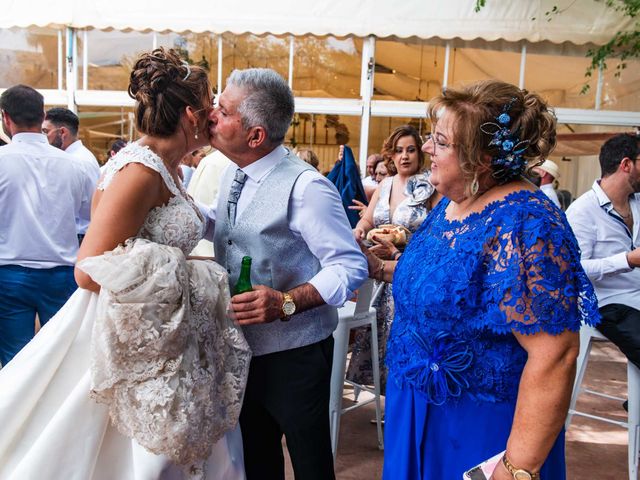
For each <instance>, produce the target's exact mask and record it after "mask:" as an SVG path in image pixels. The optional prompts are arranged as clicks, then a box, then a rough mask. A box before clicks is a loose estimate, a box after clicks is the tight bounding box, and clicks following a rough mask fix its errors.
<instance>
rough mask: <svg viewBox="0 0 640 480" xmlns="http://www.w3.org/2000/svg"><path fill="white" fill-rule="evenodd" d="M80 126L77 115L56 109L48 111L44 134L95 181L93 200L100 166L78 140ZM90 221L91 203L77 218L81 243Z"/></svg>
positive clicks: (62, 109)
mask: <svg viewBox="0 0 640 480" xmlns="http://www.w3.org/2000/svg"><path fill="white" fill-rule="evenodd" d="M79 126H80V119H79V118H78V116H77V115H76V114H75V113H73V112H72V111H71V110H69V109H67V108H60V107H56V108H52V109H50V110H48V111H47V113H46V115H45V117H44V122H43V123H42V133H44V134H45V135H46V136H47V139H48V140H49V143H50V144H51V145H53V146H54V147H57V148H59V149H61V150H64V151H65V152H67V153H69V154H71V156H73V157H74V158H75V159H77V160H78V161H79V162H80V164H81V165H82V167H83V168H84V169H85V171H86V173H87V175H88V176H89V177H90V178H91V179H92V180H93V185H92V187H91V188H90V190H89V192H87V195H88V196H89V198H91V196H93V192H94V191H95V188H96V184H97V183H98V179H99V178H100V165H99V164H98V160H96V157H95V156H94V155H93V153H91V150H89V149H88V148H87V147H85V146H84V145H83V144H82V141H81V140H79V139H78V127H79ZM90 221H91V202H89V208H88V209H83V210H82V211H81V212H80V214H79V216H78V218H76V231H77V233H78V241H79V242H80V243H82V239H83V238H84V235H85V234H86V233H87V228H89V222H90Z"/></svg>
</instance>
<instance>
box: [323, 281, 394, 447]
mask: <svg viewBox="0 0 640 480" xmlns="http://www.w3.org/2000/svg"><path fill="white" fill-rule="evenodd" d="M372 291H373V281H372V280H367V281H366V282H365V283H364V284H363V285H362V286H361V287H360V288H359V289H358V299H357V301H356V302H347V303H346V305H345V306H344V307H342V308H339V309H338V317H339V320H338V326H337V327H336V330H335V331H334V332H333V338H334V348H333V370H332V371H331V398H330V400H329V418H330V421H331V450H332V452H333V458H334V459H335V457H336V452H337V450H338V437H339V434H340V417H341V416H342V414H343V413H346V412H348V411H350V410H353V409H354V408H359V407H362V406H364V405H368V404H369V403H371V402H375V403H376V424H377V430H378V448H380V449H382V448H383V440H382V410H381V406H380V363H379V359H378V328H377V325H376V309H375V308H373V307H372V306H371V299H372ZM364 325H369V326H370V328H371V363H372V367H373V384H374V388H373V389H371V388H370V387H367V386H364V385H357V384H355V383H353V382H350V381H348V380H345V370H346V363H347V352H348V349H349V332H350V331H351V329H352V328H357V327H362V326H364ZM345 381H346V382H347V383H349V384H351V385H354V387H357V388H359V389H360V390H365V391H367V392H370V393H372V394H373V398H371V399H368V400H365V401H362V402H357V403H356V404H355V405H352V406H350V407H347V408H344V409H343V408H342V392H343V389H344V383H345Z"/></svg>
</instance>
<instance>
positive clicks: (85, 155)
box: [65, 140, 100, 235]
mask: <svg viewBox="0 0 640 480" xmlns="http://www.w3.org/2000/svg"><path fill="white" fill-rule="evenodd" d="M65 152H67V153H68V154H70V155H72V156H73V157H74V158H76V159H78V160H79V161H80V164H81V165H82V167H83V168H84V169H85V171H86V173H87V175H88V176H89V178H91V180H92V182H93V184H92V186H91V187H90V188H89V190H88V191H87V192H85V197H86V198H85V201H84V202H83V208H82V209H81V211H80V215H79V216H78V218H77V219H76V231H77V232H78V235H84V234H85V233H87V228H89V222H90V221H91V197H93V192H94V191H95V189H96V184H97V183H98V179H99V178H100V164H99V163H98V160H96V157H95V156H94V155H93V153H91V150H89V149H88V148H87V147H85V146H84V145H83V144H82V142H81V141H80V140H76V141H75V142H73V143H72V144H71V145H69V146H68V147H67V149H66V150H65ZM87 198H88V201H87Z"/></svg>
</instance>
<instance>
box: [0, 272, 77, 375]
mask: <svg viewBox="0 0 640 480" xmlns="http://www.w3.org/2000/svg"><path fill="white" fill-rule="evenodd" d="M77 288H78V285H76V281H75V279H74V278H73V267H54V268H27V267H21V266H18V265H2V266H0V363H2V365H6V364H7V362H9V360H11V359H12V358H13V357H14V356H15V354H16V353H18V352H19V351H20V350H21V349H22V347H24V346H25V345H26V344H27V343H29V341H30V340H31V339H32V338H33V335H34V334H35V321H36V314H38V318H39V319H40V325H44V324H45V323H47V322H48V321H49V319H50V318H51V317H53V316H54V315H55V314H56V313H57V311H58V310H60V308H61V307H62V306H63V305H64V304H65V303H66V301H67V300H68V299H69V297H70V296H71V295H72V294H73V292H75V291H76V289H77Z"/></svg>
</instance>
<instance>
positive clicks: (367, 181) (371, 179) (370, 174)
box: [362, 153, 382, 200]
mask: <svg viewBox="0 0 640 480" xmlns="http://www.w3.org/2000/svg"><path fill="white" fill-rule="evenodd" d="M381 161H382V155H380V154H379V153H374V154H373V155H369V157H368V158H367V176H366V177H364V178H363V179H362V186H363V187H364V193H365V194H366V195H367V198H368V199H369V200H371V197H372V196H373V192H375V191H376V188H378V182H377V180H376V172H375V168H376V165H377V164H378V163H379V162H381Z"/></svg>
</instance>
